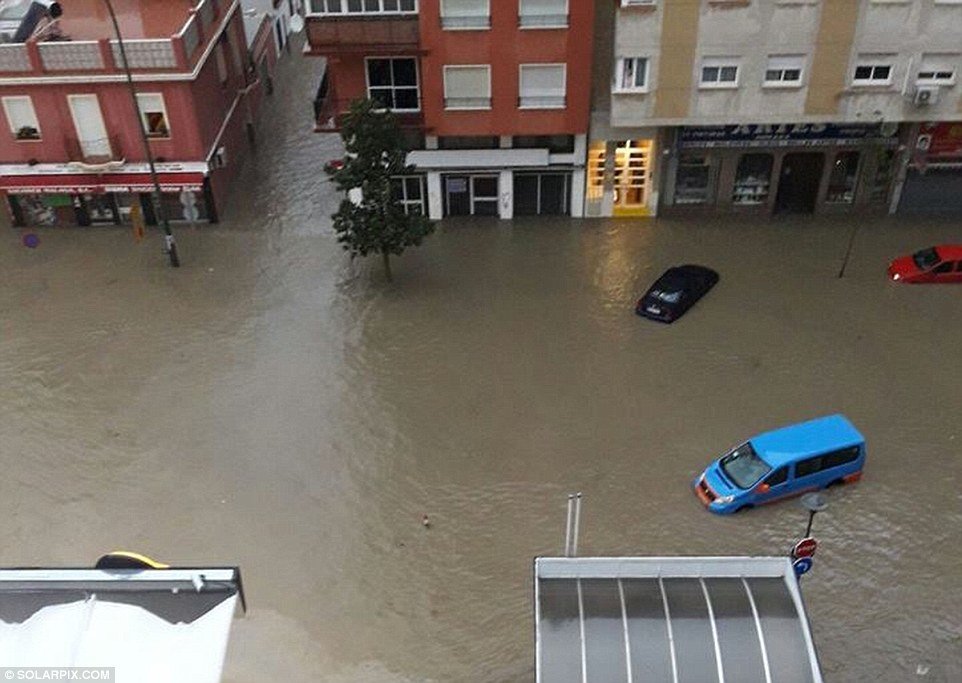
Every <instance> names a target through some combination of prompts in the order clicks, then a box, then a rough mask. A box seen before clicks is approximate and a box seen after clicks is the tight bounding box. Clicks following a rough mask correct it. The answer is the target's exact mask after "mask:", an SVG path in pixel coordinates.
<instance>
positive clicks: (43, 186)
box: [0, 164, 207, 194]
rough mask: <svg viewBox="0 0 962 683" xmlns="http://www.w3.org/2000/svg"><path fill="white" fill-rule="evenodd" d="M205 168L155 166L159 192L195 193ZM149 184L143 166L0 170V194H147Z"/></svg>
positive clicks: (57, 165)
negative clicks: (190, 191)
mask: <svg viewBox="0 0 962 683" xmlns="http://www.w3.org/2000/svg"><path fill="white" fill-rule="evenodd" d="M206 169H207V166H206V164H158V165H157V180H158V181H159V183H160V189H161V191H162V192H180V191H182V190H192V191H199V190H201V189H202V188H203V184H204V179H205V178H206V177H207V170H206ZM153 189H154V186H153V180H152V179H151V176H150V171H149V169H148V168H147V166H146V164H125V165H122V166H117V167H115V168H111V169H109V170H102V171H100V170H97V171H92V170H91V169H90V168H89V167H88V168H85V167H80V166H78V165H72V164H37V165H35V166H24V165H15V166H14V165H9V166H0V190H5V191H6V192H7V193H9V194H99V193H103V192H151V191H153Z"/></svg>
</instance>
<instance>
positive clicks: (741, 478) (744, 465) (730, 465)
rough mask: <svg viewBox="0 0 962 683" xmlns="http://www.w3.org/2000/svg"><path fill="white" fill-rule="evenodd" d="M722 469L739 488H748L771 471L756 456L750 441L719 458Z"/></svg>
mask: <svg viewBox="0 0 962 683" xmlns="http://www.w3.org/2000/svg"><path fill="white" fill-rule="evenodd" d="M719 464H720V465H721V468H722V471H724V472H725V474H726V475H727V476H728V478H729V479H731V480H732V481H733V482H734V483H735V486H737V487H738V488H740V489H750V488H751V487H752V486H754V485H755V483H756V482H758V480H760V479H761V478H762V477H764V476H765V475H766V474H768V473H769V472H771V471H772V468H771V467H769V466H768V464H767V463H766V462H765V461H764V460H762V459H761V458H759V457H758V455H757V454H756V453H755V449H754V448H752V445H751V444H750V443H743V444H742V445H741V446H739V447H738V448H736V449H735V450H733V451H732V452H731V453H729V454H728V455H726V456H725V457H724V458H722V459H721V462H720V463H719Z"/></svg>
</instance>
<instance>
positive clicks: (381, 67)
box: [367, 57, 421, 111]
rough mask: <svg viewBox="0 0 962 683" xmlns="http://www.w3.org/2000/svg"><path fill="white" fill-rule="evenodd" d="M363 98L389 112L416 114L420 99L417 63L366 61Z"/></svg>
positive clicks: (383, 60)
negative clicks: (365, 92)
mask: <svg viewBox="0 0 962 683" xmlns="http://www.w3.org/2000/svg"><path fill="white" fill-rule="evenodd" d="M367 96H368V97H370V98H371V99H372V100H374V101H375V102H377V103H379V104H380V105H381V106H383V107H384V108H385V109H390V110H391V111H418V110H419V109H420V108H421V96H420V91H419V89H418V64H417V60H416V59H414V58H410V57H403V58H393V59H392V58H374V59H372V58H368V59H367Z"/></svg>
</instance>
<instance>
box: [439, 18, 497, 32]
mask: <svg viewBox="0 0 962 683" xmlns="http://www.w3.org/2000/svg"><path fill="white" fill-rule="evenodd" d="M441 28H446V29H473V28H475V29H484V28H491V15H490V14H488V15H484V16H479V15H461V16H451V15H444V16H442V17H441Z"/></svg>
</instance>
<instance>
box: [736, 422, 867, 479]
mask: <svg viewBox="0 0 962 683" xmlns="http://www.w3.org/2000/svg"><path fill="white" fill-rule="evenodd" d="M749 441H750V442H751V444H752V447H753V448H754V449H755V452H756V453H758V455H759V456H760V457H761V458H762V459H763V460H765V462H767V463H768V464H769V465H771V466H772V467H781V466H782V465H786V464H788V463H790V462H795V461H796V460H798V459H799V458H804V457H806V456H810V455H818V454H819V453H824V452H826V451H831V450H835V449H838V448H847V447H849V446H857V445H861V444H863V443H865V437H863V436H862V434H861V433H860V432H859V431H858V430H857V429H856V428H855V426H854V425H853V424H852V423H851V422H849V421H848V419H847V418H846V417H845V416H844V415H829V416H827V417H820V418H817V419H814V420H809V421H808V422H801V423H799V424H794V425H791V426H789V427H782V428H781V429H775V430H772V431H770V432H765V433H764V434H759V435H758V436H754V437H752V438H751V439H749Z"/></svg>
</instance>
